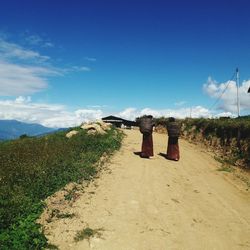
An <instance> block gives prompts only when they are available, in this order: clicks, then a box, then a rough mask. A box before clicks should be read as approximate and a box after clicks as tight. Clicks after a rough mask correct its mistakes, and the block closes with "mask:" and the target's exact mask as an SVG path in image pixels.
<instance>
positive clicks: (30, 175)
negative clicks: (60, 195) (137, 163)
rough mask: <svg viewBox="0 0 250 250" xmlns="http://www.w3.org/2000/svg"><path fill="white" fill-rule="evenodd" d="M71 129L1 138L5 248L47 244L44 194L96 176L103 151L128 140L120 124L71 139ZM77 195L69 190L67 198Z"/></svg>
mask: <svg viewBox="0 0 250 250" xmlns="http://www.w3.org/2000/svg"><path fill="white" fill-rule="evenodd" d="M65 134H66V132H58V133H55V134H51V135H47V136H44V137H39V138H34V137H33V138H29V137H28V138H22V139H19V140H13V141H5V142H0V249H1V250H7V249H8V250H9V249H12V250H15V249H18V250H22V249H43V248H45V247H47V246H48V244H47V239H46V238H45V236H44V234H43V232H42V230H41V227H40V225H38V224H37V223H36V220H37V219H38V218H39V216H40V214H41V212H42V211H43V208H44V204H43V200H44V199H45V198H47V197H48V196H49V195H51V194H53V193H54V192H56V191H57V190H59V189H60V188H62V187H64V186H65V185H66V184H67V183H69V182H77V181H79V180H86V181H88V180H91V179H92V178H93V176H94V175H95V174H96V173H97V168H96V165H97V164H96V163H97V162H98V161H99V159H100V158H101V156H102V155H103V154H104V153H106V154H107V155H110V154H112V152H113V151H114V150H117V149H119V147H120V145H121V140H122V134H121V133H119V132H117V131H116V130H115V129H112V130H110V131H108V133H107V134H105V135H87V133H86V132H85V131H84V130H81V131H80V133H79V134H78V135H77V136H74V137H72V138H71V139H68V138H66V137H65ZM73 197H74V193H69V194H68V196H66V197H65V199H69V200H70V199H72V198H73ZM55 215H56V211H55ZM57 215H58V213H57ZM59 216H63V217H64V216H66V217H67V216H71V215H59Z"/></svg>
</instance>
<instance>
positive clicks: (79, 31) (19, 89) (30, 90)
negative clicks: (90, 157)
mask: <svg viewBox="0 0 250 250" xmlns="http://www.w3.org/2000/svg"><path fill="white" fill-rule="evenodd" d="M249 9H250V3H249V1H247V0H238V1H236V0H235V1H234V0H231V1H230V0H228V1H219V0H217V1H215V0H210V1H198V0H197V1H194V0H191V1H185V0H182V1H181V0H176V1H168V0H166V1H163V0H161V1H160V0H144V1H142V0H141V1H139V0H133V1H132V0H127V1H121V0H120V1H118V0H116V1H114V0H113V1H111V0H106V1H101V0H99V1H98V0H92V1H80V0H72V1H59V0H58V1H48V0H43V1H42V0H38V1H31V0H30V1H27V0H22V1H18V0H10V1H4V2H3V3H1V8H0V56H1V59H0V66H1V67H0V108H1V111H0V119H18V120H22V121H27V122H38V123H41V124H43V125H46V126H53V127H55V126H57V127H61V126H71V125H74V124H78V123H80V122H82V121H88V120H92V119H95V118H101V117H102V116H105V115H109V114H115V115H120V116H123V117H124V118H127V119H134V118H135V117H136V116H139V115H141V114H144V113H151V114H153V115H154V116H161V115H164V116H170V115H174V116H177V117H185V116H190V110H192V111H191V115H192V116H193V117H198V116H208V117H209V116H216V115H225V114H226V115H235V113H236V105H235V104H236V103H235V100H236V99H235V98H236V87H235V86H236V85H235V81H232V82H228V81H229V80H230V78H231V76H232V75H233V73H234V70H235V68H236V67H239V69H240V83H241V88H240V97H241V98H240V99H241V113H242V114H249V113H250V95H249V94H247V93H246V89H247V88H248V87H249V86H250V81H249V79H250V33H249V28H250V15H249ZM233 80H235V79H233ZM225 87H227V90H226V91H225V93H224V94H223V96H222V97H221V101H219V102H218V104H216V105H214V106H213V103H214V102H215V101H216V99H217V98H218V97H219V96H220V94H221V93H222V91H223V90H224V89H225ZM211 106H213V109H212V110H211V109H209V108H210V107H211Z"/></svg>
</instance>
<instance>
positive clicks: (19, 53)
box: [0, 38, 50, 62]
mask: <svg viewBox="0 0 250 250" xmlns="http://www.w3.org/2000/svg"><path fill="white" fill-rule="evenodd" d="M0 56H1V58H2V59H5V60H7V59H12V60H25V61H27V60H29V61H34V60H36V61H40V62H45V61H48V60H49V59H50V57H49V56H42V55H40V53H39V52H36V51H33V50H29V49H25V48H22V47H21V46H19V45H17V44H15V43H10V42H7V41H5V40H3V39H1V38H0Z"/></svg>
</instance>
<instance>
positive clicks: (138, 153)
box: [134, 151, 149, 159]
mask: <svg viewBox="0 0 250 250" xmlns="http://www.w3.org/2000/svg"><path fill="white" fill-rule="evenodd" d="M134 155H138V156H139V157H141V158H147V159H149V156H143V155H142V153H141V152H140V151H139V152H134Z"/></svg>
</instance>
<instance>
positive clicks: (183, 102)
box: [174, 101, 187, 107]
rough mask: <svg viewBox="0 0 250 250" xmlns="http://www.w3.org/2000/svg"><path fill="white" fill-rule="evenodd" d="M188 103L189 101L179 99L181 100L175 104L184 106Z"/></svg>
mask: <svg viewBox="0 0 250 250" xmlns="http://www.w3.org/2000/svg"><path fill="white" fill-rule="evenodd" d="M186 103H187V102H185V101H179V102H176V103H175V104H174V105H175V106H178V107H179V106H183V105H184V104H186Z"/></svg>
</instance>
